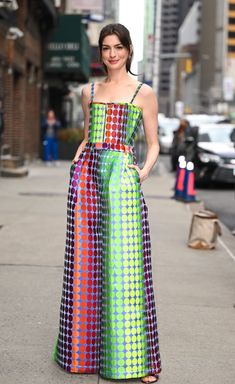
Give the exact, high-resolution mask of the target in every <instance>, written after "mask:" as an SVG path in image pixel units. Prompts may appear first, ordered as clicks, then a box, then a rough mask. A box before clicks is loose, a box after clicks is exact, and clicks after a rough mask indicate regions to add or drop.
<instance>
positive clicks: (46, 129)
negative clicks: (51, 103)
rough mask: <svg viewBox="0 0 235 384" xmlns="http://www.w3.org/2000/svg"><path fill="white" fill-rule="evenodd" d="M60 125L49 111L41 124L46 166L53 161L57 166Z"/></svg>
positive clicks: (53, 113)
mask: <svg viewBox="0 0 235 384" xmlns="http://www.w3.org/2000/svg"><path fill="white" fill-rule="evenodd" d="M60 127H61V124H60V122H59V120H57V119H56V116H55V112H54V111H53V110H52V109H50V110H49V111H48V112H47V117H46V119H45V120H44V121H43V122H42V138H43V156H44V161H45V162H46V164H48V165H49V164H51V163H50V161H52V160H54V161H55V164H58V139H57V135H58V130H59V129H60Z"/></svg>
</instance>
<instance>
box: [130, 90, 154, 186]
mask: <svg viewBox="0 0 235 384" xmlns="http://www.w3.org/2000/svg"><path fill="white" fill-rule="evenodd" d="M142 100H143V102H142V108H143V125H144V132H145V139H146V144H147V154H146V159H145V163H144V167H143V168H142V169H140V168H139V167H138V165H135V164H131V165H130V167H132V168H136V170H137V171H138V172H139V175H140V182H142V181H144V180H145V179H147V177H148V175H149V173H150V171H151V169H152V168H153V166H154V164H155V163H156V161H157V158H158V154H159V142H158V102H157V98H156V96H155V94H154V92H153V90H152V89H151V88H150V87H149V86H146V85H145V86H143V92H142Z"/></svg>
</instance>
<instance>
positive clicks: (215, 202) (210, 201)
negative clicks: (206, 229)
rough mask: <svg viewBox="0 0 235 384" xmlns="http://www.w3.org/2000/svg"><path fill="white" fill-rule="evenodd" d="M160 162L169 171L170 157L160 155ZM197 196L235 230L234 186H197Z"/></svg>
mask: <svg viewBox="0 0 235 384" xmlns="http://www.w3.org/2000/svg"><path fill="white" fill-rule="evenodd" d="M159 161H160V163H161V164H162V165H163V166H164V167H165V169H166V171H167V172H169V173H170V157H169V156H168V155H160V157H159ZM196 192H197V195H198V198H199V199H200V200H203V201H204V203H205V207H206V208H207V209H210V210H212V211H214V212H216V213H217V214H218V216H219V219H220V220H221V222H222V223H224V224H225V225H226V226H227V227H228V228H229V229H230V230H231V231H234V230H235V186H228V185H222V186H215V187H210V188H200V189H199V188H197V189H196Z"/></svg>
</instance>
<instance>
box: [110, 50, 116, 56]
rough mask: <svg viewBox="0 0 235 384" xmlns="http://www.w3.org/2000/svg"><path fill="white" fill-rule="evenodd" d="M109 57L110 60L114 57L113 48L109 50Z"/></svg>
mask: <svg viewBox="0 0 235 384" xmlns="http://www.w3.org/2000/svg"><path fill="white" fill-rule="evenodd" d="M109 55H110V57H111V58H113V57H115V56H116V50H115V48H111V49H110V53H109Z"/></svg>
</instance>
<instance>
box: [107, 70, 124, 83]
mask: <svg viewBox="0 0 235 384" xmlns="http://www.w3.org/2000/svg"><path fill="white" fill-rule="evenodd" d="M128 79H130V76H129V75H128V73H127V71H126V69H125V68H123V69H121V70H120V69H118V70H115V69H114V70H108V74H107V78H106V80H105V82H106V83H120V82H125V81H127V80H128Z"/></svg>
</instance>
